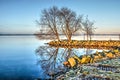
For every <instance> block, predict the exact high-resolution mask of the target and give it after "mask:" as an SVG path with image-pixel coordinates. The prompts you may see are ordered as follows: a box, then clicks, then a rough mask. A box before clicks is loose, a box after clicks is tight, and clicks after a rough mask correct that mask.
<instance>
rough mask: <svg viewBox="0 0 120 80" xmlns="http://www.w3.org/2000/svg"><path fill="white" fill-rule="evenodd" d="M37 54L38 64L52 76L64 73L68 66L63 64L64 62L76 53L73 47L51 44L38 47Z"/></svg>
mask: <svg viewBox="0 0 120 80" xmlns="http://www.w3.org/2000/svg"><path fill="white" fill-rule="evenodd" d="M36 54H37V55H38V56H39V60H38V64H40V65H41V67H42V69H43V70H44V71H45V73H46V74H48V75H50V76H54V75H59V73H64V72H65V71H66V68H65V67H64V66H63V62H64V61H66V60H68V58H69V57H71V56H72V55H74V53H73V50H72V48H59V47H50V46H40V47H39V48H38V49H36Z"/></svg>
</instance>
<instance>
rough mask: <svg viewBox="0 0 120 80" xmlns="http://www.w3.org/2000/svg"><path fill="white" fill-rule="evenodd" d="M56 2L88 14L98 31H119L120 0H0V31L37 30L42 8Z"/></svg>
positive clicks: (78, 12)
mask: <svg viewBox="0 0 120 80" xmlns="http://www.w3.org/2000/svg"><path fill="white" fill-rule="evenodd" d="M53 6H57V7H58V8H61V7H68V8H69V9H71V10H73V11H75V12H76V13H77V15H81V14H84V15H88V18H89V19H90V20H91V21H95V25H94V26H95V27H96V28H97V29H96V32H95V33H100V34H108V33H120V31H119V30H120V0H0V34H1V33H35V32H36V31H38V27H37V24H36V23H35V20H38V19H39V18H40V13H41V10H43V9H45V8H46V9H47V8H50V7H53Z"/></svg>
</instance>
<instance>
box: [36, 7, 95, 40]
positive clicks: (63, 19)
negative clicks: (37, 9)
mask: <svg viewBox="0 0 120 80" xmlns="http://www.w3.org/2000/svg"><path fill="white" fill-rule="evenodd" d="M37 23H38V24H39V25H40V27H41V28H40V29H42V28H43V27H47V31H46V34H50V35H52V36H55V37H56V39H57V40H58V41H60V36H59V35H60V34H64V35H65V36H66V38H67V40H68V41H71V38H72V36H73V34H75V33H76V32H78V31H80V30H81V31H84V32H85V33H86V35H87V40H88V37H90V36H91V34H93V32H94V30H95V28H94V26H93V25H94V23H93V22H91V21H90V20H89V19H88V17H86V18H85V19H83V15H79V16H77V15H76V13H75V12H74V11H72V10H70V9H68V8H66V7H62V8H61V9H58V8H57V7H56V6H53V7H52V8H49V9H44V10H43V11H42V15H41V18H40V20H37ZM90 38H91V37H90Z"/></svg>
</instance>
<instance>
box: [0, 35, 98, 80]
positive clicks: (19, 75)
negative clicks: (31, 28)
mask: <svg viewBox="0 0 120 80" xmlns="http://www.w3.org/2000/svg"><path fill="white" fill-rule="evenodd" d="M49 41H50V40H38V39H36V38H35V37H34V36H0V80H6V79H7V80H17V79H22V80H23V79H24V80H34V79H36V78H41V79H45V78H48V75H47V73H52V72H53V71H54V72H59V71H61V70H64V69H65V68H64V66H63V62H64V61H66V60H67V59H68V58H69V57H71V56H73V55H78V56H80V55H83V54H85V53H86V51H87V52H88V53H94V52H96V50H97V49H91V50H88V49H87V50H86V49H71V48H66V49H64V48H54V47H49V46H48V45H45V44H44V43H47V42H49Z"/></svg>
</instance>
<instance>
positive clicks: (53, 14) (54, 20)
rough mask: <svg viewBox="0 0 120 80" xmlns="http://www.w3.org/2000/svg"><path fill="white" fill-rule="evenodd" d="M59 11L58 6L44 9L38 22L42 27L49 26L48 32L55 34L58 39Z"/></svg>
mask: <svg viewBox="0 0 120 80" xmlns="http://www.w3.org/2000/svg"><path fill="white" fill-rule="evenodd" d="M58 13H59V9H58V8H57V7H56V6H53V7H52V8H49V9H44V10H43V11H42V16H41V18H40V20H39V21H37V22H38V24H39V25H40V26H41V27H47V34H52V36H53V35H55V36H56V38H57V40H60V38H59V34H58V22H59V20H58Z"/></svg>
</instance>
